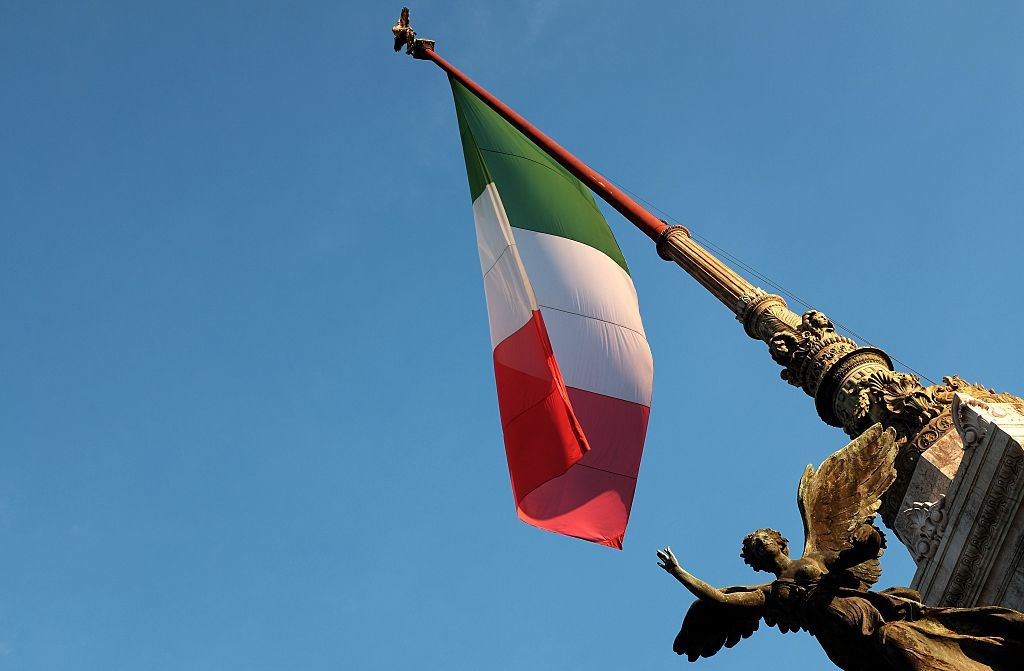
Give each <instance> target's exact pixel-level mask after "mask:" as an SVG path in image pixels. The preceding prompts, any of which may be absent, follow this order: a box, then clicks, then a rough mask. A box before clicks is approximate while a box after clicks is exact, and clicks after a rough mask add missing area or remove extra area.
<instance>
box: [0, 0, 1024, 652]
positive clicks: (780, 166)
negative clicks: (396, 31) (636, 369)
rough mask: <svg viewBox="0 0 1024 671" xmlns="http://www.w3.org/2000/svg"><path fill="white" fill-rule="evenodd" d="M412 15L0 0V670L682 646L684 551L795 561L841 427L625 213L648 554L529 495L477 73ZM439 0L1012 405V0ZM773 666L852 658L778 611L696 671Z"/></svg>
mask: <svg viewBox="0 0 1024 671" xmlns="http://www.w3.org/2000/svg"><path fill="white" fill-rule="evenodd" d="M399 9H400V4H394V5H390V4H388V3H378V2H374V3H353V2H337V1H334V2H304V3H290V2H248V3H237V2H232V3H228V2H219V1H205V2H181V1H179V2H143V3H139V2H112V1H108V2H102V1H96V2H38V1H35V0H24V1H22V0H6V1H5V2H2V3H0V122H2V123H0V308H2V313H0V314H2V328H0V448H2V449H0V543H2V545H0V668H4V669H7V668H10V669H26V670H35V669H39V670H46V671H59V670H63V669H76V670H77V669H104V670H105V671H115V670H133V671H134V670H137V669H146V670H147V671H163V670H175V671H177V670H181V669H187V670H218V671H219V670H223V669H246V670H247V671H258V670H263V669H266V670H274V671H279V670H280V669H304V670H305V669H309V670H321V669H323V670H326V669H332V670H334V669H392V668H416V669H477V668H481V667H484V666H486V668H490V669H496V670H498V669H573V668H580V669H584V668H585V669H622V668H644V669H676V668H682V667H683V666H686V662H685V661H684V660H680V659H678V658H677V657H676V656H675V655H674V654H672V652H671V649H670V644H671V641H672V637H673V636H674V634H675V632H676V630H677V627H678V624H679V620H680V618H681V616H682V614H683V612H684V611H685V609H686V607H687V606H688V605H689V603H690V601H691V597H690V596H689V595H688V594H687V593H685V592H684V590H683V589H682V587H681V586H680V585H678V584H676V583H675V582H673V581H672V580H671V579H670V578H669V577H667V576H666V575H664V574H663V573H662V572H661V571H660V570H659V569H658V568H657V567H656V565H655V556H654V551H655V549H656V548H658V547H660V546H664V545H666V544H671V545H672V546H673V548H674V549H675V550H676V553H677V554H678V555H679V557H680V559H681V561H682V563H683V565H684V566H686V567H688V568H689V569H691V570H692V571H693V572H694V573H695V574H697V575H698V576H700V577H703V578H705V579H706V580H708V581H710V582H712V583H717V584H722V585H728V584H744V583H747V584H749V583H753V582H762V581H763V580H764V579H765V577H766V576H765V574H754V573H752V572H751V571H750V569H748V567H746V566H745V565H744V564H743V563H742V561H741V560H740V558H739V556H738V553H739V544H740V539H741V538H742V537H743V535H744V534H746V533H748V532H749V531H751V530H752V529H754V528H757V527H761V526H774V527H776V528H778V529H780V530H782V531H783V533H784V534H785V535H787V536H788V537H789V538H790V540H791V541H792V544H793V545H794V546H796V547H799V546H800V545H801V540H800V539H801V535H802V533H801V525H800V520H799V516H798V513H797V510H796V505H795V491H796V484H797V481H798V479H799V476H800V473H801V471H802V469H803V467H804V465H805V464H807V463H808V462H814V463H815V464H817V463H818V462H820V461H821V460H822V459H824V458H825V457H826V456H827V455H828V454H830V453H831V452H833V451H834V450H836V449H838V448H839V447H841V446H842V445H843V444H844V443H845V440H844V436H843V435H842V433H841V432H840V431H839V430H837V429H832V428H829V427H827V426H825V425H824V424H822V423H821V422H820V421H819V420H818V419H817V417H816V414H815V412H814V406H813V401H812V400H811V399H810V398H808V397H806V396H805V395H804V394H803V392H801V391H800V390H798V389H795V388H791V387H789V386H788V385H786V384H785V383H784V382H782V381H781V380H779V369H778V367H777V366H776V365H775V364H774V363H773V362H772V361H771V359H770V358H769V356H768V354H767V351H766V348H765V346H764V345H763V344H761V343H759V342H755V341H753V340H750V339H749V338H747V336H746V335H744V333H743V331H742V329H741V328H740V326H739V325H738V324H737V323H736V322H735V321H734V320H733V319H732V317H731V315H730V314H729V312H728V311H727V310H725V309H724V308H723V307H722V306H721V305H719V304H718V303H717V302H716V301H715V300H714V299H713V298H711V296H710V295H709V294H707V293H706V292H704V291H703V290H702V289H701V288H700V287H699V286H698V285H697V284H696V283H695V282H693V281H692V280H691V279H690V278H689V277H688V276H686V275H685V274H684V273H683V272H682V271H681V270H680V269H679V268H677V267H675V266H673V265H671V264H668V263H665V262H663V261H661V260H660V259H658V257H657V256H656V255H655V253H654V249H653V246H652V245H651V244H650V242H649V240H648V239H647V238H646V237H645V236H643V235H642V234H640V233H639V232H638V231H636V230H634V229H633V228H632V226H631V225H629V224H628V223H627V222H625V221H624V220H623V219H621V218H620V217H619V216H618V215H615V214H614V213H610V214H609V222H610V224H611V226H612V228H613V230H614V231H615V233H616V235H617V236H618V238H619V241H620V244H621V246H622V247H623V250H624V252H625V255H626V258H627V259H628V260H629V262H630V265H631V267H632V272H633V278H634V281H635V283H636V287H637V290H638V292H639V296H640V302H641V309H642V312H643V315H644V319H645V324H646V328H647V334H648V338H649V340H650V344H651V347H652V349H653V352H654V357H655V371H656V374H655V389H654V404H653V409H652V414H651V423H650V432H649V435H648V441H647V448H646V453H645V456H644V462H643V466H642V468H641V473H640V480H639V486H638V489H637V495H636V501H635V505H634V507H633V516H632V522H631V525H630V528H629V531H628V532H627V534H626V540H625V549H624V550H623V551H621V552H617V551H614V550H610V549H607V548H604V547H599V546H595V545H591V544H588V543H584V542H581V541H577V540H573V539H568V538H562V537H558V536H555V535H553V534H550V533H546V532H543V531H539V530H537V529H534V528H532V527H528V526H526V525H524V524H522V523H520V522H519V521H518V520H517V519H516V516H515V512H514V508H513V501H512V495H511V492H510V487H509V483H508V473H507V468H506V464H505V457H504V452H503V447H502V442H501V433H500V426H499V422H498V411H497V403H496V400H495V394H494V382H493V372H492V369H491V354H490V345H489V341H488V336H487V321H486V311H485V306H484V297H483V289H482V283H481V280H480V270H479V264H478V262H477V258H476V244H475V241H474V234H473V223H472V215H471V210H470V200H469V190H468V187H467V181H466V174H465V167H464V164H463V159H462V153H461V150H460V147H459V140H458V132H457V127H456V120H455V114H454V111H453V106H452V100H451V93H450V91H449V89H448V85H447V82H446V80H445V78H444V76H443V74H442V73H441V72H440V71H439V70H438V69H437V68H436V67H435V66H433V65H431V64H429V63H424V62H414V61H412V60H411V59H409V58H408V57H406V56H404V55H396V54H394V53H392V52H391V46H390V42H391V35H390V32H389V28H390V26H391V25H392V24H393V23H394V21H395V19H396V18H397V16H398V12H399ZM412 17H413V25H414V26H415V27H416V28H417V30H418V31H419V32H420V34H421V36H425V37H432V38H434V39H436V40H437V41H438V51H439V52H440V53H442V54H443V55H444V56H445V57H446V58H449V59H450V60H451V61H452V62H453V63H455V64H456V65H457V66H458V67H461V68H462V69H464V70H465V71H467V72H468V73H470V75H471V76H473V77H474V78H476V79H477V80H478V81H479V82H480V83H481V84H483V85H484V86H486V87H488V88H489V89H490V90H491V91H492V92H494V93H495V94H496V95H498V96H500V97H502V98H503V99H504V100H505V101H506V102H507V103H509V104H510V105H512V106H513V107H514V108H516V109H517V110H518V111H519V112H521V113H522V114H524V115H525V116H526V117H527V118H529V119H530V120H531V121H533V122H534V123H535V124H537V125H538V126H539V127H540V128H542V129H544V130H545V131H546V132H548V133H549V134H551V135H552V136H553V137H555V138H556V139H557V140H559V141H560V142H561V143H562V144H563V145H564V146H566V147H568V148H570V149H571V150H573V151H575V152H576V153H577V154H578V155H579V156H580V157H581V158H582V159H583V160H585V161H588V162H590V163H591V164H592V165H593V166H594V167H595V168H597V169H599V170H601V171H603V172H604V174H605V175H606V176H608V177H609V178H611V179H613V180H615V181H617V182H618V183H619V184H620V185H621V186H625V187H627V188H629V189H631V190H633V191H636V192H637V193H639V194H641V195H642V196H643V197H644V198H646V199H648V200H650V201H651V202H653V203H655V204H656V205H657V206H658V207H660V208H662V209H663V210H665V211H666V212H668V213H670V214H671V215H672V216H673V217H676V218H677V219H679V220H680V221H682V222H684V223H685V224H687V225H688V226H690V227H691V228H692V229H693V230H694V231H695V232H697V233H699V234H700V235H703V236H705V237H707V238H709V239H711V240H713V241H714V242H715V243H716V244H718V245H721V246H722V247H724V248H725V249H727V250H729V251H730V252H731V253H732V254H735V255H736V256H738V257H739V258H741V259H743V260H744V261H746V262H747V263H749V264H752V265H753V266H754V267H756V268H757V269H759V270H760V271H762V272H763V273H765V274H767V275H768V276H769V277H771V278H773V279H774V280H776V281H778V282H781V283H782V284H783V285H784V286H785V287H787V288H788V289H789V290H790V291H792V292H794V293H796V294H797V295H799V296H800V297H802V298H803V299H804V300H807V301H808V302H810V303H812V304H813V305H814V306H816V307H819V308H821V309H823V310H825V311H826V312H827V313H828V314H829V315H831V316H832V317H834V318H835V319H837V320H838V321H840V322H843V323H846V324H847V325H849V326H850V327H852V328H853V329H854V330H855V331H857V332H858V333H860V334H862V335H863V336H864V337H866V338H868V339H869V340H871V341H872V342H874V343H875V344H877V345H879V346H882V347H884V348H886V349H887V350H888V351H889V352H890V353H891V354H893V355H895V356H896V357H898V358H899V359H902V360H903V361H905V362H907V363H908V364H909V365H911V366H913V367H914V368H916V369H918V370H920V371H921V372H923V373H924V374H926V375H928V376H929V377H931V378H933V379H934V380H936V381H938V380H939V379H940V377H941V376H942V375H944V374H951V373H960V374H961V375H963V376H964V377H966V378H968V379H970V380H972V381H980V382H983V383H985V384H987V385H989V386H992V387H996V388H998V389H1000V390H1005V391H1012V392H1016V393H1021V392H1024V364H1022V362H1021V357H1020V332H1021V325H1022V319H1021V314H1022V313H1021V311H1020V302H1021V301H1020V296H1021V290H1020V248H1021V243H1022V241H1024V240H1022V234H1021V220H1022V217H1024V215H1022V213H1024V121H1022V120H1024V58H1022V50H1024V48H1022V46H1021V40H1020V36H1021V26H1022V25H1024V5H1022V4H1021V3H1018V2H985V3H962V2H941V1H928V2H899V3H883V2H869V3H865V2H828V3H819V2H771V3H766V2H706V1H702V2H695V1H686V2H678V1H673V2H664V3H640V4H635V5H630V4H628V3H623V2H582V1H568V0H565V1H557V2H556V1H536V0H520V1H517V2H508V3H488V2H468V1H466V2H418V3H415V4H414V5H413V7H412ZM758 283H759V284H763V283H762V282H758ZM795 307H796V308H797V309H798V310H802V307H801V306H795ZM893 545H894V546H895V547H893V548H892V549H891V551H890V552H889V553H888V554H887V555H886V557H885V559H884V560H883V565H884V567H885V569H886V573H885V575H884V576H883V578H882V584H881V586H883V587H884V586H889V585H893V584H907V583H909V581H910V579H911V577H912V562H911V561H910V558H909V555H908V554H907V553H906V552H905V551H904V550H903V548H902V547H901V546H898V544H897V543H896V542H895V541H894V540H893ZM754 664H758V665H759V666H758V668H766V667H765V666H764V665H765V664H768V666H769V667H771V668H800V669H815V668H828V662H827V660H826V659H825V657H824V654H823V653H821V652H820V650H819V649H818V647H817V645H816V643H815V642H814V640H813V639H811V638H810V637H809V636H807V635H806V634H800V635H794V634H790V635H786V636H782V635H781V634H779V633H778V632H777V630H774V629H769V628H767V627H762V630H761V631H760V632H758V633H757V634H756V635H755V636H754V638H752V639H750V640H747V641H744V642H743V643H742V644H741V645H739V646H737V647H736V648H734V649H732V650H727V651H724V652H723V653H721V654H719V655H718V656H717V657H715V658H713V659H711V660H702V661H701V662H700V663H699V664H698V665H697V666H694V667H693V668H695V669H709V670H710V669H747V668H752V667H753V666H754Z"/></svg>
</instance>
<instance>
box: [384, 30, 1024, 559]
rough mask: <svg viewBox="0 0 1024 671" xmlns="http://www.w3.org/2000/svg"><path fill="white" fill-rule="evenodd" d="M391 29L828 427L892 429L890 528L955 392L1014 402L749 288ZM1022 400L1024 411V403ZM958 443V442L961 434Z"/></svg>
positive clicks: (886, 503) (948, 423)
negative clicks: (579, 186)
mask: <svg viewBox="0 0 1024 671" xmlns="http://www.w3.org/2000/svg"><path fill="white" fill-rule="evenodd" d="M392 31H393V32H394V35H395V50H396V51H398V50H399V49H400V48H401V47H402V46H406V47H407V49H406V53H408V54H411V55H412V56H413V58H416V59H419V60H427V61H432V62H433V63H434V64H436V65H437V66H438V67H440V68H441V69H442V70H444V71H445V72H446V73H448V75H450V76H451V77H452V78H454V79H455V80H457V81H458V82H460V83H461V84H462V85H463V86H465V87H466V88H468V89H469V90H470V91H471V92H472V93H473V94H475V95H476V96H477V97H479V98H480V100H482V101H483V102H484V103H485V104H487V105H488V106H489V107H490V108H491V109H493V110H494V111H495V112H496V113H497V114H499V115H500V116H501V117H502V118H504V119H505V120H507V121H508V122H509V123H510V124H512V125H513V126H514V127H515V128H517V129H518V130H519V131H520V132H522V133H523V134H524V135H525V136H526V137H527V138H529V139H530V140H531V141H532V142H534V143H535V144H536V145H537V146H538V147H540V148H541V149H542V150H543V151H545V152H546V153H547V154H548V155H550V156H551V157H552V158H553V159H554V160H556V161H558V163H559V164H561V165H562V166H563V167H565V169H566V170H568V171H569V172H570V173H572V174H573V175H575V176H576V178H577V179H579V180H580V181H581V182H582V183H583V184H585V185H586V186H587V187H588V188H590V189H591V190H592V191H593V192H594V193H596V194H597V195H599V196H600V197H601V198H602V199H603V200H605V202H607V203H608V204H609V205H611V206H612V207H614V208H615V209H616V210H617V211H618V212H619V213H621V214H622V215H623V216H624V217H626V219H628V220H629V221H630V222H632V223H633V224H634V225H635V226H636V227H637V228H639V229H640V230H641V231H643V232H644V233H645V234H646V235H647V236H648V237H650V238H651V239H652V240H654V241H655V242H656V244H657V251H658V255H659V256H661V257H662V258H663V259H665V260H669V261H674V262H675V263H676V264H678V265H679V266H680V267H682V268H683V269H684V270H685V271H686V272H687V273H688V274H689V275H690V276H691V277H693V278H694V279H695V280H697V282H699V283H700V284H701V285H702V286H704V287H705V288H706V289H707V290H708V291H709V292H710V293H711V294H712V295H714V296H715V298H717V299H718V300H719V301H720V302H721V303H722V304H723V305H725V306H726V307H727V308H729V309H730V310H731V311H732V312H733V313H734V314H735V316H736V319H737V320H738V321H739V322H740V323H741V324H743V329H744V331H746V333H747V335H749V336H750V337H751V338H754V339H757V340H761V341H763V342H765V343H767V344H768V351H769V354H770V355H771V357H772V359H773V360H774V361H775V362H776V363H777V364H779V365H780V366H782V367H783V370H782V373H781V377H782V379H784V380H786V381H787V382H788V383H789V384H791V385H793V386H796V387H800V388H801V389H803V390H804V392H805V393H806V394H807V395H808V396H811V397H812V398H814V401H815V408H816V410H817V411H818V416H819V417H820V418H821V419H822V421H824V422H825V423H827V424H829V425H831V426H835V427H841V428H842V429H844V430H845V431H846V433H847V434H849V435H851V436H858V435H860V434H861V433H862V432H863V431H865V430H866V429H867V428H869V427H870V426H871V425H873V424H875V423H881V424H882V425H883V426H885V427H892V428H894V429H895V430H896V433H897V436H898V438H899V441H900V445H901V448H900V455H899V458H898V460H897V471H898V476H897V479H896V483H895V484H894V485H893V486H892V487H891V488H890V489H889V491H888V492H887V493H886V495H885V496H884V497H883V503H882V508H881V510H880V512H881V514H882V518H883V519H884V520H885V522H886V524H887V525H888V526H889V527H890V528H893V524H894V523H895V519H896V516H897V515H898V514H899V513H900V510H901V508H900V505H901V503H902V498H903V496H904V494H905V493H906V492H907V490H908V487H909V486H910V482H911V478H912V477H913V476H914V473H915V466H916V465H917V462H918V460H919V458H920V457H921V455H922V453H924V452H925V451H926V450H928V449H929V448H930V447H931V446H932V444H934V443H935V442H936V441H937V440H938V439H939V438H940V437H943V436H945V435H947V434H949V432H950V431H952V428H951V427H952V425H953V424H952V419H951V415H950V408H951V404H952V399H953V395H954V393H955V392H957V391H961V392H964V393H969V394H971V395H972V396H974V397H975V398H981V399H994V398H1000V399H1001V398H1003V397H1004V396H1007V397H1008V395H1002V394H995V392H993V391H991V390H987V389H985V388H984V387H981V386H979V385H968V384H967V383H966V382H964V381H963V380H961V379H960V378H958V377H956V376H953V377H952V378H949V377H947V378H944V384H942V385H932V386H929V387H924V386H923V385H921V383H920V379H919V377H918V376H917V375H912V374H909V373H899V372H894V369H893V365H892V361H891V359H890V358H889V356H888V355H887V354H886V353H885V352H884V351H882V350H880V349H877V348H875V347H861V346H858V344H857V343H856V342H854V341H853V340H852V339H850V338H846V337H844V336H841V335H839V334H838V333H837V332H836V329H835V326H834V325H833V323H832V322H831V321H830V320H829V319H828V317H826V316H825V315H824V314H822V313H821V312H818V311H816V310H809V311H808V312H805V313H804V314H803V315H797V314H795V313H794V312H792V311H791V310H789V308H788V307H787V305H786V301H785V300H784V299H783V298H781V297H780V296H777V295H775V294H769V293H768V292H766V291H764V290H763V289H760V288H758V287H755V286H754V285H752V284H750V283H749V282H747V281H746V280H745V279H744V278H742V277H741V276H740V275H739V274H738V273H736V272H735V271H734V270H733V269H732V268H730V267H729V266H727V265H726V264H725V263H723V262H722V261H721V260H720V259H718V258H717V257H716V256H715V255H714V254H712V253H711V252H709V251H708V250H706V249H705V248H703V247H702V246H700V245H699V244H697V243H696V242H695V241H694V240H693V238H692V237H691V236H690V232H689V231H688V230H687V229H686V228H685V227H683V226H668V225H667V224H665V222H663V221H661V220H660V219H658V218H657V217H655V216H654V215H653V214H651V213H650V212H648V211H647V210H646V209H644V208H643V207H641V206H640V205H639V204H638V203H636V201H634V200H633V199H632V198H630V197H629V196H628V195H626V194H625V193H623V192H622V191H620V190H619V189H618V188H616V187H615V186H614V185H613V184H612V183H611V182H609V181H608V180H607V179H606V178H604V177H603V176H601V175H600V174H599V173H598V172H597V171H595V170H593V169H591V168H590V167H589V166H587V165H586V164H585V163H583V162H582V161H581V160H579V159H578V158H576V157H575V156H573V155H572V154H571V153H570V152H568V151H567V150H566V149H565V148H564V147H562V146H561V145H559V144H558V143H557V142H555V141H554V140H552V139H551V138H550V137H548V136H547V135H546V134H544V133H543V132H541V131H540V130H538V129H537V128H536V127H534V126H533V125H532V124H530V123H529V122H528V121H526V120H525V119H524V118H523V117H521V116H520V115H519V114H517V113H516V112H515V111H513V110H512V109H511V108H510V107H508V106H507V105H505V104H504V103H503V102H501V101H500V100H498V99H497V98H495V97H494V96H493V95H491V94H490V93H489V92H488V91H486V90H485V89H484V88H483V87H481V86H480V85H479V84H477V83H476V82H474V81H473V80H472V79H470V78H469V77H467V76H466V75H465V74H464V73H462V72H461V71H459V70H458V69H457V68H455V67H454V66H453V65H452V64H451V63H449V62H448V61H447V60H445V59H444V58H442V57H441V56H439V55H437V53H436V52H435V51H434V42H433V41H432V40H426V39H420V38H417V37H416V33H415V31H413V30H412V28H411V27H410V26H409V25H408V14H407V11H406V12H403V19H402V21H400V22H399V24H398V25H396V26H395V27H394V28H392ZM1014 398H1015V397H1014ZM1021 403H1022V407H1024V401H1022V402H1021ZM953 433H954V434H955V432H953ZM953 439H954V440H956V436H955V435H954V436H953ZM905 542H906V541H905Z"/></svg>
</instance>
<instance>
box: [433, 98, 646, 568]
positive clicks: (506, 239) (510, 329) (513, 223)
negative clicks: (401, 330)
mask: <svg viewBox="0 0 1024 671" xmlns="http://www.w3.org/2000/svg"><path fill="white" fill-rule="evenodd" d="M449 81H450V82H451V86H452V91H453V94H454V97H455V109H456V112H457V113H458V118H459V132H460V134H461V136H462V149H463V152H464V154H465V158H466V169H467V171H468V173H469V188H470V192H471V195H472V199H473V218H474V221H475V223H476V237H477V247H478V250H479V253H480V268H481V270H482V272H483V277H484V292H485V294H486V298H487V314H488V318H489V321H490V331H491V345H492V347H493V348H494V378H495V382H496V385H497V389H498V409H499V414H500V416H501V426H502V430H503V433H504V438H505V452H506V455H507V457H508V468H509V474H510V475H511V478H512V492H513V495H514V497H515V502H516V510H517V512H518V514H519V517H520V518H521V519H522V520H523V521H524V522H527V523H528V524H532V525H534V526H537V527H540V528H542V529H547V530H548V531H553V532H556V533H560V534H564V535H567V536H575V537H577V538H582V539H585V540H588V541H593V542H595V543H600V544H602V545H607V546H610V547H614V548H621V547H622V538H623V535H624V534H625V531H626V523H627V521H628V520H629V509H630V506H631V505H632V503H633V492H634V490H635V488H636V478H637V472H638V471H639V468H640V457H641V454H642V452H643V445H644V436H645V435H646V433H647V419H648V416H649V414H650V405H651V384H652V381H653V374H654V368H653V361H652V359H651V350H650V348H649V347H648V345H647V338H646V336H645V335H644V328H643V324H642V323H641V321H640V312H639V308H638V305H637V297H636V290H635V289H634V287H633V281H632V279H631V278H630V276H629V268H628V266H627V265H626V260H625V259H624V258H623V256H622V252H621V251H620V250H619V245H618V243H617V242H616V241H615V237H614V236H613V235H612V232H611V230H610V229H609V228H608V224H607V222H606V221H605V219H604V217H603V216H602V215H601V212H600V210H598V208H597V204H596V203H595V202H594V197H593V195H591V193H590V191H589V190H588V189H587V188H586V187H584V186H583V184H582V183H580V182H579V180H577V179H576V178H575V177H573V176H572V175H571V174H570V173H569V172H568V171H566V170H565V169H564V168H562V167H561V166H560V165H559V164H558V163H556V162H555V160H554V159H552V158H551V157H549V156H548V155H547V154H546V153H545V152H544V151H543V150H541V149H540V148H539V147H537V146H536V145H535V144H533V142H531V141H530V140H529V139H527V137H526V136H525V135H523V134H522V133H520V132H519V131H518V130H516V129H515V128H514V127H513V126H512V125H511V124H510V123H508V122H507V121H505V120H504V119H503V118H501V116H499V115H498V114H497V112H495V111H493V110H492V109H491V108H490V107H488V106H487V105H486V103H484V102H483V101H482V100H480V99H479V98H477V97H476V96H475V95H474V94H473V93H472V92H471V91H469V90H468V89H467V88H465V87H464V86H462V84H460V83H459V82H457V81H455V80H454V79H451V78H449Z"/></svg>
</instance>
